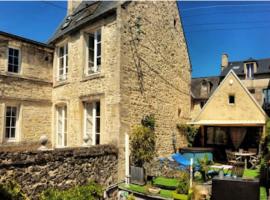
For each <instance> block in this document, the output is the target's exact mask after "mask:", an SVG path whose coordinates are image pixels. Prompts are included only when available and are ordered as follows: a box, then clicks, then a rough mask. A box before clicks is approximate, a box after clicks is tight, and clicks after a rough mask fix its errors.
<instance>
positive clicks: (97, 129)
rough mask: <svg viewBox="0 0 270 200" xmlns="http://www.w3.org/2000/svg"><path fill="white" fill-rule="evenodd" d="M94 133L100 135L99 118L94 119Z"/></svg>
mask: <svg viewBox="0 0 270 200" xmlns="http://www.w3.org/2000/svg"><path fill="white" fill-rule="evenodd" d="M96 133H100V118H96Z"/></svg>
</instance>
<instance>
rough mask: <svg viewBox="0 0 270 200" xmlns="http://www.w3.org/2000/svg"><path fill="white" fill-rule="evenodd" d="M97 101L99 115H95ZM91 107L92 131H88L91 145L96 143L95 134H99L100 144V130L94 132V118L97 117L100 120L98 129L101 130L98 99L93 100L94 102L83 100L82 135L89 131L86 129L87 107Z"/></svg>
mask: <svg viewBox="0 0 270 200" xmlns="http://www.w3.org/2000/svg"><path fill="white" fill-rule="evenodd" d="M97 103H99V116H97ZM89 107H90V108H91V109H92V133H90V134H91V135H89V136H91V139H92V145H98V144H97V143H96V136H97V135H99V144H100V132H99V133H98V132H96V126H97V124H96V120H97V118H99V120H100V123H99V125H100V127H99V130H101V117H100V115H101V106H100V101H94V102H84V118H83V119H84V133H83V135H84V136H86V135H87V134H88V133H89V130H87V129H86V121H87V118H88V116H87V113H88V112H87V108H89Z"/></svg>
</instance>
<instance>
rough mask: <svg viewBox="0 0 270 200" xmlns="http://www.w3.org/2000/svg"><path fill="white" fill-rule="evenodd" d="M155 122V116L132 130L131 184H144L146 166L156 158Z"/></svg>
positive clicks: (148, 117)
mask: <svg viewBox="0 0 270 200" xmlns="http://www.w3.org/2000/svg"><path fill="white" fill-rule="evenodd" d="M154 126H155V120H154V117H153V115H149V116H146V117H144V118H143V119H142V122H141V125H138V126H135V127H134V128H133V129H132V134H131V140H130V147H131V154H130V155H131V163H132V166H131V167H130V172H131V182H132V183H136V184H144V183H145V181H144V177H145V176H144V168H143V166H144V164H145V163H146V162H150V161H151V160H152V159H153V158H154V156H155V133H154Z"/></svg>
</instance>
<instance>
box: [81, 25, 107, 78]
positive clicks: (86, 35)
mask: <svg viewBox="0 0 270 200" xmlns="http://www.w3.org/2000/svg"><path fill="white" fill-rule="evenodd" d="M103 26H104V25H101V26H100V25H99V26H97V25H96V26H94V27H91V28H90V29H87V30H84V32H83V35H84V47H85V64H84V70H83V80H84V79H86V80H88V77H91V76H93V77H94V78H97V75H99V74H100V73H102V63H103V62H102V49H103V46H102V44H103V42H102V41H103V39H102V35H103V34H102V32H103ZM98 31H100V35H101V41H100V43H101V55H100V59H101V66H100V69H99V70H95V71H94V72H93V73H88V56H89V55H88V53H89V51H88V44H89V35H90V34H93V33H94V35H95V44H94V68H95V69H97V66H96V60H97V57H96V51H97V49H96V45H97V43H96V33H97V32H98Z"/></svg>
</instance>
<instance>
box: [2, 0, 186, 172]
mask: <svg viewBox="0 0 270 200" xmlns="http://www.w3.org/2000/svg"><path fill="white" fill-rule="evenodd" d="M5 41H6V39H5ZM7 41H8V40H7ZM9 43H10V44H9ZM13 43H14V45H15V43H16V45H20V46H19V47H18V48H20V49H21V50H20V51H19V52H20V54H21V55H19V56H18V55H17V54H18V53H17V51H16V52H15V53H14V52H12V53H11V55H10V56H9V57H10V59H11V60H12V62H11V64H12V66H13V64H14V62H15V61H13V60H14V58H13V57H16V59H17V57H19V58H18V59H19V60H20V61H19V64H17V65H18V67H19V70H17V71H18V72H16V73H7V68H6V67H7V65H6V64H4V65H1V66H4V68H3V69H1V82H0V89H1V91H2V94H5V95H4V96H3V95H2V96H1V103H2V104H1V110H0V111H1V116H0V117H1V120H0V123H1V124H0V127H1V129H2V130H3V131H2V134H1V137H3V139H2V141H3V144H4V143H5V144H6V143H9V142H14V141H16V142H22V141H30V140H31V141H32V140H33V141H37V140H38V139H39V137H40V136H41V135H44V134H45V135H47V136H48V138H49V141H50V142H51V143H52V147H53V148H63V147H76V146H83V145H98V144H108V143H112V144H115V145H117V146H118V147H119V150H120V151H119V152H120V154H119V157H120V160H121V161H122V162H123V161H124V159H122V158H123V152H124V138H125V133H128V134H130V133H131V129H132V127H133V126H134V125H137V124H140V122H141V119H142V118H143V117H144V116H145V115H150V114H154V116H155V119H156V135H157V146H156V148H157V152H158V154H159V155H168V154H170V153H171V152H173V145H172V139H173V135H174V133H176V132H177V129H176V124H177V123H185V122H187V121H188V120H189V119H190V102H191V100H190V62H189V57H188V53H187V46H186V42H185V37H184V34H183V30H182V25H181V20H180V17H179V11H178V7H177V3H176V2H174V1H164V2H162V1H143V2H137V1H134V2H133V1H128V2H123V1H121V2H118V1H97V2H85V1H83V2H81V3H80V2H79V1H76V2H73V1H69V2H68V14H67V16H66V18H65V19H64V22H63V24H61V25H60V26H59V28H58V30H56V32H55V34H54V35H53V37H52V38H51V39H50V41H49V43H50V45H51V46H53V47H54V50H53V49H51V48H49V47H48V46H47V45H41V44H39V45H38V44H37V43H34V44H32V43H31V42H29V41H28V43H27V42H25V41H24V40H19V41H17V40H16V38H12V39H10V41H8V42H7V44H5V43H4V44H5V46H6V47H5V48H4V49H3V50H2V49H1V52H3V53H2V55H3V56H2V55H1V57H0V63H7V59H8V57H7V52H8V46H9V45H13ZM1 48H2V47H1ZM52 53H53V56H52ZM52 57H53V59H52ZM16 63H17V61H16ZM11 81H13V82H12V83H11ZM13 84H14V85H13ZM3 90H4V91H3ZM10 99H12V101H11V100H10ZM13 101H14V103H15V104H13ZM9 103H11V106H13V107H10V106H9ZM7 110H8V111H7ZM14 110H15V111H14ZM13 118H14V119H16V123H15V126H16V128H14V126H13V125H14V122H13V121H12V120H13ZM4 121H10V123H11V124H12V125H9V124H10V123H5V122H4ZM9 129H10V130H11V131H10V130H9ZM13 129H15V132H16V133H15V138H16V140H9V139H8V138H6V135H7V132H6V130H8V134H10V135H11V136H12V137H13V136H14V133H13V132H12V131H13ZM177 137H178V138H177V139H178V141H179V142H178V145H179V146H181V145H185V144H186V141H185V137H184V136H183V135H181V134H178V135H177ZM121 166H123V165H120V167H121Z"/></svg>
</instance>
